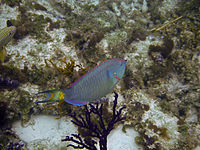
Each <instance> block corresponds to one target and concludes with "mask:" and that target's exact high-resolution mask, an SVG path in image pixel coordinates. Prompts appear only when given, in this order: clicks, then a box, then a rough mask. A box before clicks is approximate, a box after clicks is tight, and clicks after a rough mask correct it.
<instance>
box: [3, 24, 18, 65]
mask: <svg viewBox="0 0 200 150" xmlns="http://www.w3.org/2000/svg"><path fill="white" fill-rule="evenodd" d="M15 32H16V27H15V26H10V27H5V28H3V29H1V30H0V60H1V62H4V58H5V56H6V50H5V48H4V46H5V45H6V44H8V42H10V40H11V39H12V37H13V36H14V34H15Z"/></svg>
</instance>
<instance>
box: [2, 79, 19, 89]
mask: <svg viewBox="0 0 200 150" xmlns="http://www.w3.org/2000/svg"><path fill="white" fill-rule="evenodd" d="M18 86H19V82H18V81H17V80H11V79H9V78H5V79H2V78H0V90H1V89H11V90H12V89H15V88H17V87H18Z"/></svg>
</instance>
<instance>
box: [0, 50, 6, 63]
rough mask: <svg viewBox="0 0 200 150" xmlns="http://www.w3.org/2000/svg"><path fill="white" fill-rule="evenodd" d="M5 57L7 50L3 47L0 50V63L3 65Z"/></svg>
mask: <svg viewBox="0 0 200 150" xmlns="http://www.w3.org/2000/svg"><path fill="white" fill-rule="evenodd" d="M5 56H6V50H5V47H3V48H2V49H1V50H0V61H1V62H2V63H4V59H5Z"/></svg>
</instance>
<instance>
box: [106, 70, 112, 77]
mask: <svg viewBox="0 0 200 150" xmlns="http://www.w3.org/2000/svg"><path fill="white" fill-rule="evenodd" d="M107 73H108V77H109V78H111V79H112V78H113V73H112V72H111V71H109V70H108V71H107Z"/></svg>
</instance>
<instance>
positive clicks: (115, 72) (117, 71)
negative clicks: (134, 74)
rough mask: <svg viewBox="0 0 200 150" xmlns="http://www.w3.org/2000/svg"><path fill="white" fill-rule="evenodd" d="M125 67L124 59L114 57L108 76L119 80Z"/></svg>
mask: <svg viewBox="0 0 200 150" xmlns="http://www.w3.org/2000/svg"><path fill="white" fill-rule="evenodd" d="M125 69H126V61H125V60H124V59H116V61H114V63H113V64H112V66H111V67H110V70H109V72H110V74H111V75H110V76H111V77H112V78H113V79H117V80H120V79H121V78H122V77H123V75H124V72H125Z"/></svg>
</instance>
